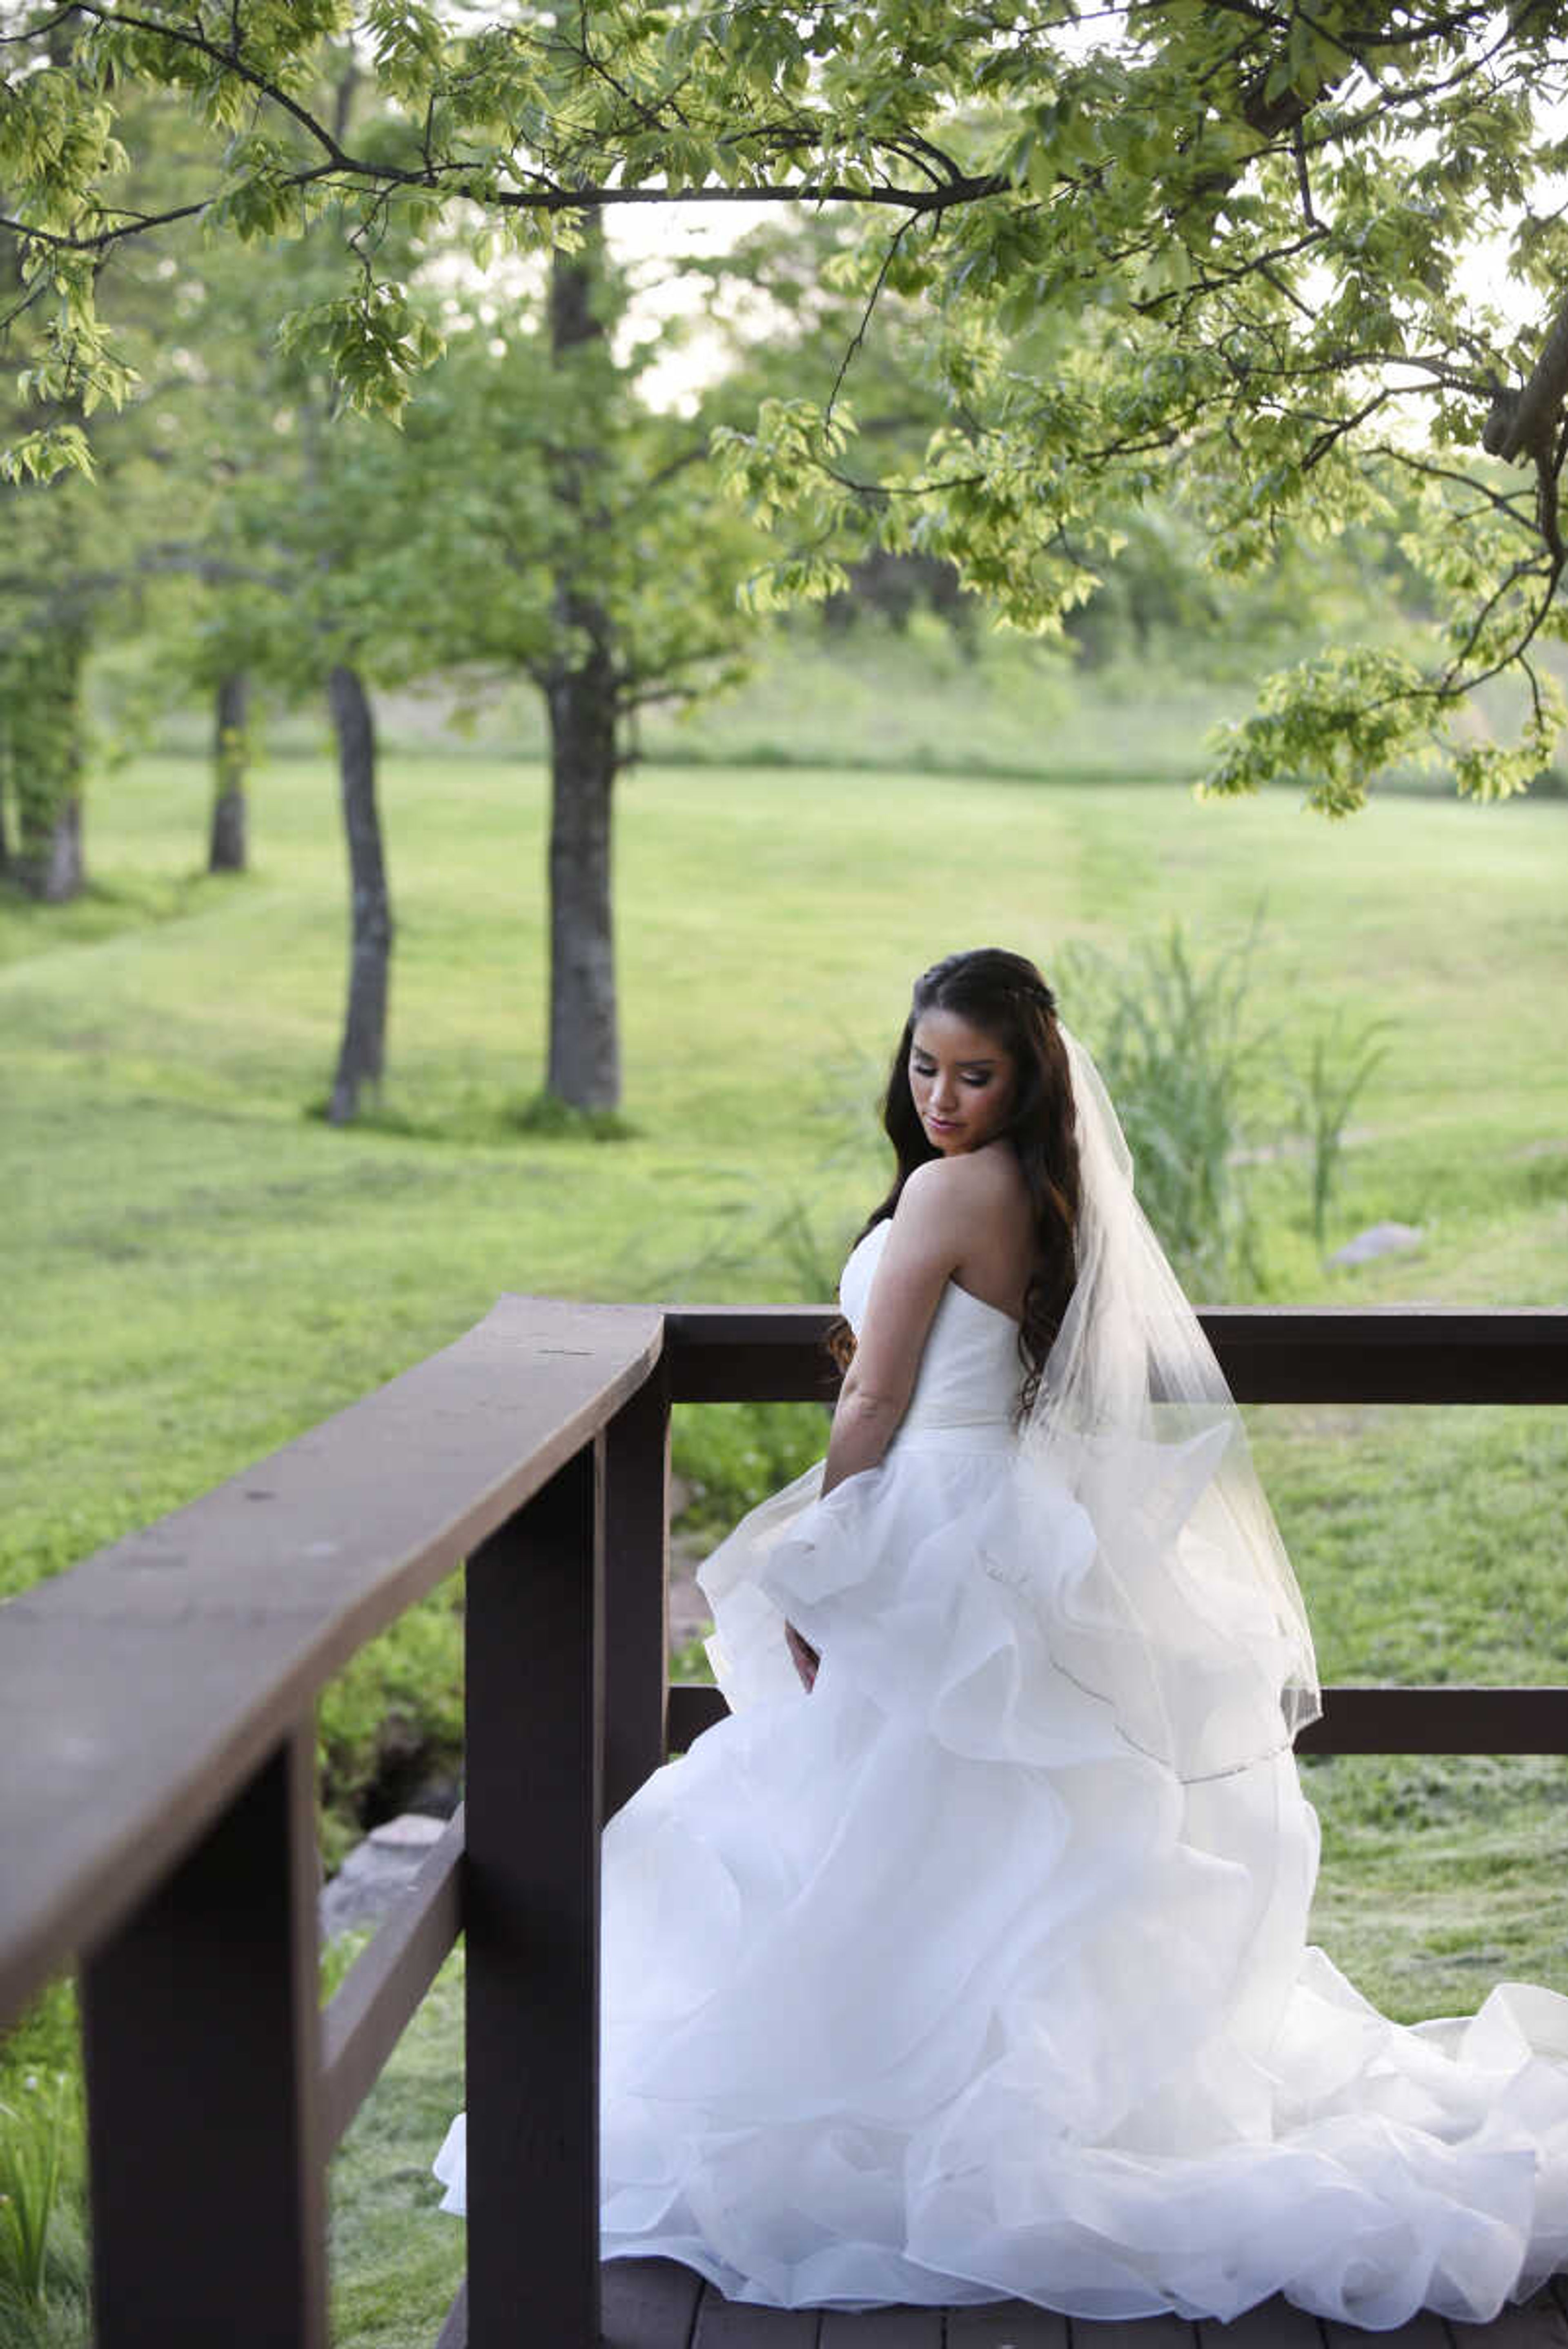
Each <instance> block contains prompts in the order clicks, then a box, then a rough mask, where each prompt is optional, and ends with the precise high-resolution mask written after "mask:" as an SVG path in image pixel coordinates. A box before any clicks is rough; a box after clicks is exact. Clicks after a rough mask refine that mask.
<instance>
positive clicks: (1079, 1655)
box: [435, 949, 1568, 2328]
mask: <svg viewBox="0 0 1568 2349" xmlns="http://www.w3.org/2000/svg"><path fill="white" fill-rule="evenodd" d="M885 1123H886V1126H887V1130H888V1134H889V1136H890V1138H891V1140H892V1143H893V1145H894V1149H895V1152H896V1154H897V1159H898V1171H897V1175H896V1178H895V1180H894V1183H893V1185H892V1188H891V1190H890V1191H889V1192H888V1196H887V1198H886V1199H885V1200H883V1202H882V1203H881V1205H880V1206H878V1207H877V1209H876V1210H875V1212H874V1214H873V1216H872V1217H871V1219H870V1222H869V1223H868V1225H867V1228H866V1230H865V1231H864V1233H863V1234H862V1235H861V1237H860V1239H859V1241H858V1242H857V1245H856V1247H855V1248H854V1249H853V1251H852V1252H851V1254H850V1257H849V1259H848V1262H847V1263H846V1266H845V1268H844V1275H843V1279H842V1283H841V1289H840V1296H841V1301H842V1304H843V1308H844V1311H845V1314H846V1317H847V1323H848V1327H849V1329H850V1330H853V1333H854V1336H853V1355H852V1359H850V1360H849V1362H848V1368H847V1371H846V1376H845V1380H844V1384H843V1389H842V1392H841V1394H840V1397H839V1401H838V1404H837V1408H836V1412H835V1414H834V1421H833V1428H832V1434H831V1440H830V1442H829V1444H828V1449H827V1455H826V1461H824V1462H822V1463H819V1464H818V1465H817V1466H816V1467H815V1468H813V1469H811V1470H810V1471H808V1472H807V1474H806V1475H804V1476H802V1477H800V1478H797V1479H796V1481H795V1482H794V1484H793V1485H789V1486H787V1487H786V1488H785V1489H784V1491H783V1492H781V1493H778V1494H775V1495H774V1496H773V1497H772V1499H770V1500H768V1501H766V1502H764V1503H763V1506H761V1507H760V1508H758V1509H755V1510H753V1512H752V1513H751V1515H750V1516H747V1517H746V1518H745V1519H744V1520H743V1521H742V1524H741V1525H740V1526H737V1527H736V1528H735V1530H734V1532H733V1533H732V1534H731V1535H730V1536H729V1537H728V1538H727V1540H726V1541H724V1542H723V1543H722V1545H721V1546H720V1547H719V1548H718V1549H717V1550H715V1551H714V1553H713V1555H712V1556H711V1557H710V1558H709V1559H708V1561H707V1562H706V1565H705V1566H704V1567H703V1568H701V1571H700V1573H699V1577H698V1579H699V1581H700V1583H701V1587H702V1588H703V1591H704V1593H705V1595H706V1597H707V1599H708V1600H709V1603H710V1605H711V1609H712V1612H713V1618H714V1627H715V1628H714V1633H713V1637H712V1638H711V1640H709V1641H708V1642H707V1648H708V1653H709V1656H710V1658H711V1662H712V1665H713V1671H714V1675H715V1677H716V1679H717V1681H718V1682H719V1685H720V1687H721V1689H722V1691H723V1692H724V1695H725V1696H726V1698H727V1699H728V1702H729V1703H730V1706H731V1708H732V1711H731V1714H730V1717H729V1718H728V1719H726V1720H724V1721H722V1722H721V1723H718V1724H716V1725H715V1726H714V1727H713V1728H711V1729H710V1730H708V1731H707V1732H706V1733H704V1734H703V1735H702V1736H701V1737H700V1738H699V1739H698V1740H697V1741H696V1742H695V1744H693V1745H692V1747H691V1751H690V1752H689V1753H687V1754H684V1755H682V1756H680V1757H678V1758H677V1759H676V1760H674V1761H672V1762H670V1763H667V1764H665V1765H664V1767H663V1768H661V1769H659V1770H658V1771H656V1772H655V1774H654V1775H653V1776H652V1777H651V1778H649V1780H648V1781H647V1782H646V1783H645V1784H644V1785H642V1786H641V1787H640V1788H639V1791H638V1792H637V1794H636V1795H633V1796H632V1798H631V1799H630V1801H629V1802H628V1803H627V1804H626V1805H625V1806H623V1807H622V1808H621V1810H619V1811H618V1813H617V1814H616V1816H614V1817H613V1818H612V1819H610V1820H609V1821H608V1823H607V1826H606V1827H605V1830H604V1837H603V1845H602V1902H601V1918H602V1922H601V1934H602V1958H601V1984H602V2018H603V2020H602V2064H601V2112H600V2119H601V2131H600V2134H601V2180H600V2182H601V2196H600V2226H601V2249H602V2252H603V2256H604V2257H605V2258H607V2259H617V2258H628V2257H636V2256H647V2255H650V2254H660V2255H663V2256H666V2257H669V2258H671V2259H675V2260H678V2261H683V2262H684V2263H685V2264H686V2265H688V2266H689V2267H691V2268H694V2269H696V2270H698V2271H701V2273H702V2274H703V2275H705V2276H706V2277H708V2278H709V2279H710V2280H711V2282H713V2283H714V2284H716V2285H717V2286H718V2288H719V2289H720V2290H721V2291H722V2292H724V2293H725V2294H726V2295H727V2296H728V2297H729V2298H731V2299H733V2300H741V2301H751V2302H762V2303H765V2304H769V2305H774V2306H778V2307H786V2308H790V2307H802V2306H817V2307H833V2308H855V2307H861V2306H867V2305H877V2304H881V2303H886V2302H935V2303H939V2304H943V2305H946V2304H956V2303H959V2302H975V2301H987V2300H997V2299H1003V2298H1011V2297H1013V2296H1016V2297H1018V2298H1020V2299H1023V2300H1028V2301H1033V2302H1038V2303H1039V2304H1040V2305H1042V2306H1044V2307H1046V2308H1052V2309H1058V2310H1065V2311H1067V2312H1068V2313H1071V2314H1075V2315H1081V2316H1087V2317H1136V2316H1142V2315H1148V2314H1153V2313H1157V2312H1159V2311H1161V2310H1174V2311H1176V2312H1177V2313H1179V2314H1180V2315H1183V2316H1187V2317H1199V2316H1217V2317H1221V2318H1226V2317H1231V2316H1234V2315H1236V2314H1238V2313H1240V2312H1241V2311H1242V2310H1243V2309H1246V2308H1248V2307H1250V2306H1251V2305H1252V2304H1253V2303H1254V2302H1258V2301H1260V2300H1262V2299H1265V2298H1267V2297H1268V2296H1269V2295H1271V2294H1272V2293H1274V2292H1283V2293H1284V2294H1285V2295H1286V2296H1287V2297H1288V2298H1289V2299H1291V2300H1293V2301H1294V2302H1297V2303H1298V2304H1299V2305H1301V2306H1302V2307H1303V2308H1306V2309H1310V2310H1313V2311H1314V2312H1315V2313H1318V2314H1320V2315H1324V2316H1328V2317H1334V2318H1338V2319H1341V2320H1343V2321H1345V2322H1349V2323H1355V2324H1359V2325H1366V2326H1372V2327H1378V2328H1383V2327H1390V2326H1394V2325H1397V2324H1400V2323H1404V2322H1405V2321H1406V2319H1407V2318H1408V2317H1409V2316H1410V2315H1411V2314H1412V2313H1414V2312H1415V2311H1416V2310H1417V2308H1420V2307H1422V2306H1427V2307H1430V2308H1433V2309H1436V2310H1438V2311H1439V2312H1440V2313H1443V2314H1444V2315H1447V2316H1449V2317H1452V2318H1458V2319H1464V2320H1471V2321H1482V2320H1486V2319H1490V2317H1492V2316H1493V2315H1495V2314H1496V2313H1497V2312H1498V2310H1499V2308H1500V2306H1501V2303H1502V2302H1503V2301H1504V2300H1505V2299H1507V2298H1510V2297H1512V2298H1523V2297H1525V2296H1526V2295H1527V2294H1528V2293H1529V2292H1531V2291H1532V2290H1533V2289H1534V2288H1535V2287H1536V2286H1537V2285H1538V2284H1539V2283H1540V2282H1542V2280H1543V2279H1544V2278H1545V2277H1546V2276H1547V2275H1549V2274H1551V2273H1552V2272H1553V2271H1555V2270H1557V2269H1558V2268H1559V2267H1561V2266H1563V2265H1564V2264H1568V1999H1564V1998H1562V1997H1560V1996H1558V1995H1557V1994H1555V1993H1554V1992H1550V1991H1546V1990H1541V1989H1535V1988H1531V1987H1527V1986H1524V1985H1520V1984H1505V1985H1503V1986H1501V1987H1500V1988H1499V1989H1497V1990H1495V1991H1493V1992H1492V1993H1491V1995H1490V1997H1489V1998H1488V2000H1487V2001H1486V2002H1485V2004H1484V2005H1483V2006H1482V2007H1481V2009H1480V2013H1478V2014H1476V2015H1475V2016H1473V2017H1470V2018H1466V2019H1463V2020H1445V2021H1439V2022H1434V2023H1421V2024H1418V2025H1416V2026H1414V2027H1407V2026H1401V2025H1398V2024H1396V2023H1390V2022H1388V2021H1387V2020H1386V2018H1384V2017H1383V2016H1382V2015H1380V2014H1379V2013H1377V2012H1376V2010H1375V2009H1374V2008H1373V2007H1371V2006H1370V2005H1368V2004H1367V2002H1366V2001H1365V2000H1364V1999H1363V1998H1362V1997H1361V1996H1360V1995H1359V1993H1358V1992H1356V1991H1355V1989H1354V1988H1353V1987H1352V1986H1351V1984H1350V1983H1349V1982H1347V1981H1346V1980H1345V1977H1344V1976H1343V1975H1342V1974H1341V1973H1339V1972H1338V1971H1337V1970H1336V1969H1335V1968H1334V1966H1333V1965H1332V1964H1331V1963H1330V1961H1329V1960H1328V1959H1327V1958H1326V1957H1325V1956H1324V1953H1323V1951H1321V1950H1318V1949H1315V1948H1313V1947H1310V1946H1309V1945H1308V1943H1307V1940H1306V1925H1307V1911H1308V1905H1309V1902H1310V1899H1311V1895H1312V1889H1313V1882H1314V1874H1315V1870H1316V1863H1317V1823H1316V1818H1315V1816H1314V1812H1313V1810H1312V1807H1311V1806H1310V1805H1309V1804H1308V1803H1307V1801H1306V1800H1305V1797H1304V1796H1303V1793H1302V1790H1301V1786H1300V1783H1299V1780H1298V1777H1297V1774H1296V1768H1295V1763H1294V1758H1293V1753H1292V1750H1291V1741H1292V1738H1293V1734H1294V1733H1295V1731H1296V1730H1297V1729H1298V1728H1300V1727H1301V1725H1302V1724H1303V1722H1305V1721H1308V1720H1311V1719H1312V1718H1314V1715H1315V1714H1316V1713H1317V1711H1318V1692H1317V1684H1316V1677H1315V1671H1314V1661H1313V1651H1312V1642H1311V1638H1310V1635H1309V1632H1308V1629H1307V1624H1306V1620H1305V1617H1304V1614H1303V1609H1302V1602H1301V1598H1300V1594H1299V1592H1298V1590H1297V1588H1296V1584H1295V1579H1294V1577H1293V1574H1292V1571H1291V1568H1290V1564H1289V1561H1288V1559H1287V1558H1286V1557H1285V1554H1284V1551H1283V1548H1282V1545H1281V1543H1280V1539H1279V1536H1278V1533H1277V1531H1276V1528H1275V1526H1274V1522H1273V1519H1272V1516H1271V1514H1270V1511H1269V1508H1268V1505H1267V1503H1266V1501H1265V1499H1264V1497H1263V1495H1262V1491H1261V1489H1260V1487H1259V1485H1258V1481H1257V1476H1256V1474H1255V1471H1254V1470H1253V1467H1252V1465H1251V1459H1250V1456H1249V1454H1248V1451H1247V1445H1246V1440H1245V1436H1244V1433H1243V1431H1242V1428H1241V1422H1240V1418H1239V1415H1238V1413H1237V1412H1236V1409H1235V1406H1234V1404H1233V1402H1232V1401H1231V1396H1230V1393H1229V1391H1228V1389H1227V1388H1226V1385H1225V1382H1224V1380H1223V1378H1222V1376H1221V1375H1220V1371H1219V1368H1218V1365H1217V1364H1216V1362H1215V1361H1214V1357H1213V1354H1212V1352H1211V1351H1210V1348H1209V1346H1208V1344H1207V1341H1206V1340H1205V1339H1204V1337H1203V1335H1202V1332H1201V1330H1200V1329H1199V1324H1198V1321H1197V1319H1196V1317H1195V1315H1194V1314H1193V1312H1192V1309H1191V1308H1190V1306H1189V1304H1188V1302H1187V1300H1186V1299H1185V1298H1184V1297H1183V1295H1182V1293H1181V1290H1180V1288H1179V1285H1178V1283H1177V1282H1176V1280H1175V1278H1174V1276H1173V1275H1172V1273H1171V1271H1170V1268H1169V1267H1168V1264H1167V1262H1166V1260H1165V1257H1164V1255H1163V1253H1162V1252H1161V1250H1160V1248H1159V1246H1158V1242H1157V1241H1156V1239H1155V1238H1154V1236H1153V1234H1152V1232H1151V1231H1150V1230H1149V1227H1148V1226H1147V1222H1146V1221H1145V1219H1144V1217H1143V1215H1142V1212H1141V1210H1140V1209H1139V1208H1138V1206H1137V1202H1136V1200H1135V1199H1134V1196H1133V1190H1132V1174H1131V1164H1130V1160H1129V1158H1128V1154H1127V1148H1126V1144H1125V1143H1124V1141H1123V1137H1122V1133H1121V1129H1120V1127H1119V1125H1118V1124H1117V1122H1116V1113H1115V1112H1114V1110H1113V1109H1112V1107H1111V1104H1110V1102H1109V1101H1108V1099H1107V1097H1106V1093H1105V1091H1104V1088H1103V1086H1102V1085H1101V1083H1100V1081H1099V1077H1098V1074H1097V1072H1096V1069H1095V1066H1094V1063H1093V1061H1091V1059H1090V1057H1089V1055H1088V1054H1087V1053H1086V1052H1085V1050H1084V1049H1083V1047H1082V1046H1081V1045H1080V1044H1079V1043H1078V1042H1077V1040H1076V1039H1075V1038H1074V1037H1073V1036H1072V1035H1071V1034H1069V1032H1068V1030H1066V1028H1065V1027H1064V1025H1063V1024H1062V1022H1061V1021H1060V1019H1058V1018H1057V1016H1056V1008H1055V1002H1054V997H1053V995H1052V992H1051V990H1050V988H1048V987H1047V986H1046V984H1045V982H1044V979H1043V978H1041V976H1040V973H1039V972H1038V970H1036V968H1034V966H1033V964H1032V963H1030V962H1028V961H1026V960H1024V959H1023V957H1020V956H1017V955H1012V954H1006V953H1002V952H1000V951H997V950H994V949H982V950H981V951H977V952H974V953H969V954H961V955H953V956H950V957H948V958H947V959H946V960H945V961H943V962H940V963H938V964H936V965H935V966H934V968H931V969H930V970H929V971H927V972H926V973H925V974H924V976H923V977H922V978H919V980H918V981H917V983H916V986H915V989H914V999H913V1004H912V1008H911V1010H910V1014H909V1020H908V1022H907V1023H906V1026H905V1030H904V1033H903V1035H902V1037H901V1039H900V1040H899V1044H898V1050H897V1053H896V1055H895V1057H894V1061H893V1066H892V1071H891V1074H890V1077H889V1080H888V1096H887V1105H886V1112H885ZM844 1336H845V1344H844V1351H845V1352H846V1353H847V1352H848V1350H849V1343H848V1336H847V1331H846V1332H845V1333H844ZM808 1700H809V1701H808ZM435 2169H436V2174H437V2176H438V2177H439V2178H441V2181H442V2183H443V2185H444V2186H445V2188H446V2189H447V2190H446V2193H445V2196H444V2197H443V2201H442V2208H443V2209H451V2210H457V2211H462V2209H464V2208H465V2201H464V2140H463V2124H462V2116H461V2115H460V2116H459V2117H458V2119H457V2120H456V2121H454V2123H453V2124H452V2129H451V2130H450V2131H449V2133H448V2136H447V2138H446V2142H445V2143H444V2144H443V2146H442V2147H441V2152H440V2154H439V2156H438V2157H437V2160H436V2163H435Z"/></svg>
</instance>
